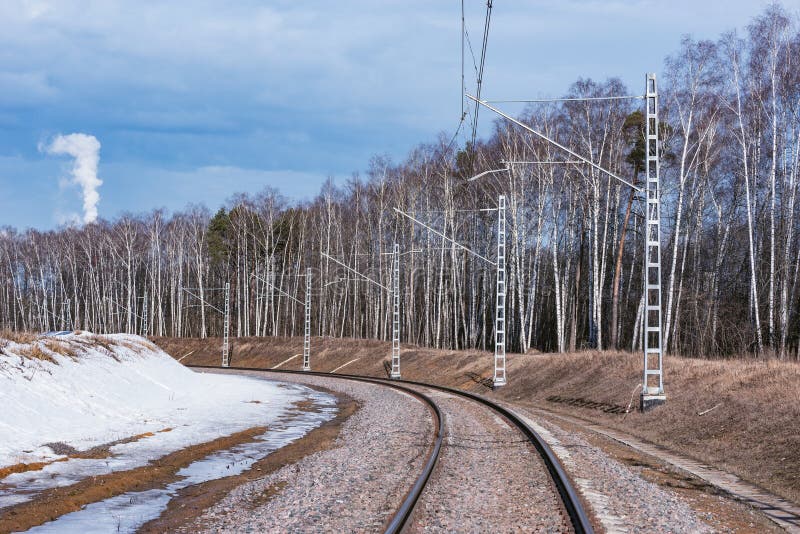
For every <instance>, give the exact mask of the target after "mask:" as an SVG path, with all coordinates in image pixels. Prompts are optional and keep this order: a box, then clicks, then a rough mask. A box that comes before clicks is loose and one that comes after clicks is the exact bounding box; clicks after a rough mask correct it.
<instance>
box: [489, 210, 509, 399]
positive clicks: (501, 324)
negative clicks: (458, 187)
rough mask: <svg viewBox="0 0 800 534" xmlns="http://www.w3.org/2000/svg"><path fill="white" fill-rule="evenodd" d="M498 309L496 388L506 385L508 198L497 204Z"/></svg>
mask: <svg viewBox="0 0 800 534" xmlns="http://www.w3.org/2000/svg"><path fill="white" fill-rule="evenodd" d="M497 206H498V209H497V307H496V310H495V328H494V380H493V382H492V384H493V386H494V387H500V386H503V385H505V383H506V197H505V195H500V199H499V202H498V204H497Z"/></svg>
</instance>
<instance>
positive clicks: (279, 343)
mask: <svg viewBox="0 0 800 534" xmlns="http://www.w3.org/2000/svg"><path fill="white" fill-rule="evenodd" d="M154 340H155V342H156V344H158V345H159V346H160V347H162V348H163V349H164V350H165V351H166V352H168V353H169V354H171V355H173V356H174V357H175V358H180V357H181V356H184V355H186V354H187V353H189V352H191V354H190V355H189V356H187V357H186V358H185V359H184V360H183V363H186V364H205V365H219V364H220V360H221V340H220V339H204V340H201V339H171V338H154ZM302 346H303V340H302V338H241V339H234V340H232V345H231V348H232V352H231V365H234V366H236V365H238V366H247V367H262V368H270V367H273V366H275V365H277V364H278V363H280V362H282V361H284V360H286V359H287V358H289V357H290V356H292V355H294V354H297V353H301V352H302ZM311 352H312V355H311V367H312V369H314V370H316V371H331V370H333V369H335V368H336V367H338V366H340V365H343V364H344V363H347V362H348V361H350V360H352V359H354V358H359V359H358V360H357V361H356V362H354V363H352V364H350V365H348V366H347V367H345V368H344V369H342V371H341V372H343V373H356V374H364V375H371V376H381V377H385V376H387V375H388V369H387V366H388V363H389V355H390V353H391V345H390V344H389V343H384V342H379V341H371V340H354V339H330V338H313V339H312V342H311ZM492 361H493V360H492V355H491V354H490V353H487V352H481V351H445V350H431V349H424V348H419V347H409V346H404V347H403V352H402V365H401V369H402V373H403V377H404V378H408V379H411V380H421V381H427V382H435V383H440V384H443V385H448V386H453V387H459V388H462V389H468V390H472V391H477V392H479V393H482V394H484V395H487V396H495V397H498V398H501V399H505V400H508V401H512V402H515V403H518V404H520V405H523V406H525V405H528V406H540V407H544V408H547V409H550V410H560V411H564V412H569V413H572V414H573V415H577V416H580V417H584V418H587V419H591V420H594V421H597V422H601V423H602V424H604V425H606V426H608V427H611V428H617V429H619V430H623V431H625V432H628V433H630V434H633V435H636V436H639V437H640V438H644V439H646V440H649V441H652V442H655V443H659V444H661V445H664V446H666V447H668V448H670V449H673V450H675V451H678V452H681V453H683V454H686V455H689V456H693V457H695V458H697V459H699V460H701V461H704V462H706V463H709V464H711V465H715V466H717V467H719V468H722V469H725V470H727V471H731V472H733V473H736V474H737V475H739V476H741V477H742V478H744V479H746V480H749V481H751V482H754V483H756V484H758V485H761V486H763V487H765V488H767V489H769V490H771V491H773V492H775V493H778V494H780V495H782V496H784V497H786V498H789V499H790V500H793V501H795V502H800V433H798V431H797V429H798V428H800V394H798V392H800V364H798V363H796V362H781V361H776V360H763V361H753V360H724V361H722V360H714V361H709V360H698V359H689V358H677V357H667V358H666V359H665V362H664V373H665V374H664V376H665V389H666V392H667V397H668V401H667V404H666V405H665V406H662V407H659V408H657V409H655V410H653V411H651V412H648V413H645V414H641V413H638V412H633V413H629V414H627V415H626V414H623V413H607V412H604V411H602V409H597V408H591V407H589V406H592V405H593V404H592V403H597V404H598V405H610V406H615V407H622V408H623V409H624V407H627V406H628V404H629V403H630V401H631V398H632V397H633V400H634V406H637V405H638V389H637V386H638V385H639V384H640V383H641V367H642V362H641V355H640V354H631V353H622V352H581V353H574V354H525V355H520V354H510V355H508V376H509V384H508V385H507V386H505V387H503V388H501V389H500V390H498V391H496V392H493V391H492V390H491V388H490V386H491V376H492ZM301 365H302V359H301V358H295V359H293V360H291V361H289V362H288V363H286V364H284V365H283V366H282V367H281V368H282V369H299V368H300V367H301ZM634 393H635V394H634ZM556 397H558V398H560V399H582V400H583V401H585V402H583V403H577V404H582V405H583V407H582V406H580V405H575V406H573V405H570V404H567V403H565V402H554V401H553V400H552V399H554V398H556ZM548 399H550V400H548ZM601 407H602V406H601ZM710 408H714V409H713V410H711V411H709V412H707V413H705V414H703V415H698V414H700V413H702V412H704V411H706V410H709V409H710Z"/></svg>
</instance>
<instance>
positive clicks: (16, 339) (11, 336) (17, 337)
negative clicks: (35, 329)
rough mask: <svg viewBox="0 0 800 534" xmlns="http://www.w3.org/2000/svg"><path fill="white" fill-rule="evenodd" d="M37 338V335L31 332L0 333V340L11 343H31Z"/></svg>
mask: <svg viewBox="0 0 800 534" xmlns="http://www.w3.org/2000/svg"><path fill="white" fill-rule="evenodd" d="M38 338H39V335H38V334H34V333H32V332H14V331H12V330H2V331H0V339H7V340H8V341H11V342H12V343H33V342H34V341H36V340H37V339H38Z"/></svg>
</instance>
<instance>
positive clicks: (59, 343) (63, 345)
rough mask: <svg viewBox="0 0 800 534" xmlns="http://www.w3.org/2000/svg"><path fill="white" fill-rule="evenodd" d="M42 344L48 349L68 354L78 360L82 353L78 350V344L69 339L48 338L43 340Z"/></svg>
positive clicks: (64, 354) (63, 354) (68, 356)
mask: <svg viewBox="0 0 800 534" xmlns="http://www.w3.org/2000/svg"><path fill="white" fill-rule="evenodd" d="M42 344H43V345H44V346H45V347H46V348H47V350H49V351H51V352H54V353H56V354H60V355H61V356H66V357H67V358H70V359H72V360H77V359H78V356H79V354H80V351H78V349H77V348H76V346H75V345H74V344H73V343H71V342H69V341H64V340H61V339H57V338H46V339H44V340H43V341H42Z"/></svg>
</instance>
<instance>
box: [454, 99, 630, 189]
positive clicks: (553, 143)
mask: <svg viewBox="0 0 800 534" xmlns="http://www.w3.org/2000/svg"><path fill="white" fill-rule="evenodd" d="M467 98H470V99H472V100H474V101H475V102H476V103H478V104H480V105H481V106H483V107H485V108H487V109H489V110H491V111H494V112H495V113H497V114H498V115H500V116H501V117H503V118H505V119H507V120H509V121H511V122H513V123H514V124H516V125H517V126H519V127H520V128H524V129H525V130H527V131H529V132H530V133H532V134H533V135H535V136H537V137H539V138H540V139H543V140H545V141H547V142H548V143H550V144H552V145H555V146H557V147H558V148H560V149H561V150H563V151H564V152H566V153H567V154H569V155H571V156H573V157H575V158H578V159H579V160H581V161H582V162H584V163H586V164H588V165H591V166H592V167H594V168H595V169H597V170H598V171H600V172H602V173H603V174H607V175H609V176H611V177H612V178H614V179H616V180H619V181H620V182H622V183H623V184H625V185H627V186H628V187H632V188H633V189H635V190H636V191H644V189H642V188H641V187H639V186H636V185H634V184H632V183H631V182H629V181H628V180H626V179H624V178H620V177H619V176H617V175H616V174H614V173H613V172H611V171H609V170H607V169H605V168H603V167H601V166H600V165H598V164H597V163H595V162H593V161H592V160H590V159H587V158H585V157H583V156H581V155H580V154H578V153H577V152H573V151H572V150H570V149H569V148H567V147H565V146H564V145H562V144H561V143H558V142H557V141H554V140H552V139H550V138H549V137H547V136H546V135H544V134H543V133H541V132H538V131H536V130H534V129H533V128H531V127H530V126H528V125H527V124H525V123H523V122H520V121H518V120H517V119H515V118H514V117H512V116H510V115H508V114H506V113H503V112H502V111H500V110H499V109H497V108H496V107H494V106H492V105H491V104H489V103H487V102H486V101H485V100H478V99H477V98H475V97H474V96H472V95H470V94H467Z"/></svg>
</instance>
